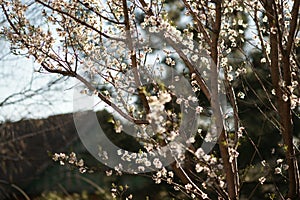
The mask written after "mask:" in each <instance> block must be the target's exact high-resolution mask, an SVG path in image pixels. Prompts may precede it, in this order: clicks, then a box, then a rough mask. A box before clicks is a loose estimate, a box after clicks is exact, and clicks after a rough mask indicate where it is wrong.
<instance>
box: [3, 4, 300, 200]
mask: <svg viewBox="0 0 300 200" xmlns="http://www.w3.org/2000/svg"><path fill="white" fill-rule="evenodd" d="M33 2H34V3H36V4H37V5H39V6H40V7H41V8H42V12H41V16H42V18H41V23H38V24H37V23H33V22H31V21H30V20H28V17H27V15H28V13H26V10H27V7H28V5H27V4H26V3H23V2H22V1H16V0H15V1H7V0H1V8H2V12H3V14H4V15H5V17H6V20H7V25H6V26H4V27H3V28H2V29H1V34H3V35H5V36H6V38H7V39H8V40H9V41H10V42H11V45H12V47H13V48H12V49H14V53H16V54H18V53H20V54H24V55H26V56H31V57H33V58H34V59H35V60H36V62H37V63H39V64H40V66H41V70H42V71H47V72H49V73H54V74H60V75H61V76H68V77H73V78H74V79H77V80H79V81H80V82H81V83H83V84H84V85H85V87H86V90H84V92H87V93H93V94H94V95H95V96H97V97H98V98H99V99H100V100H101V101H102V102H104V103H105V104H107V105H108V106H109V107H111V108H112V109H114V110H115V111H116V112H117V113H118V115H120V116H121V117H122V118H123V120H127V121H128V122H131V123H134V124H135V125H136V126H137V127H139V129H140V130H141V132H143V131H144V132H146V133H149V132H147V127H148V128H149V126H151V127H152V130H154V131H152V133H151V134H150V136H151V137H149V135H148V136H147V137H143V136H141V137H140V138H139V140H142V141H143V145H144V151H146V152H148V153H150V152H151V151H154V150H156V151H157V152H158V151H159V150H160V149H161V148H163V147H165V146H167V145H168V144H171V143H172V141H174V138H176V137H179V138H180V137H181V138H184V137H183V136H182V135H183V134H184V133H185V132H184V130H182V128H180V126H181V125H180V119H181V118H180V117H181V115H180V114H179V113H178V111H176V109H175V108H172V109H169V106H170V104H172V102H176V103H177V104H178V105H179V106H180V108H181V112H182V113H184V109H190V111H191V110H193V111H194V113H195V118H197V117H199V114H200V115H201V114H202V113H205V111H208V112H211V113H213V117H212V125H213V127H212V128H211V129H208V130H207V131H208V132H215V133H217V136H218V139H217V146H216V147H215V148H214V150H213V151H212V152H210V153H209V154H207V152H204V150H203V149H202V147H201V145H200V147H199V145H198V143H199V142H200V141H201V137H202V135H201V134H200V131H198V133H197V130H195V133H193V137H188V138H186V140H187V141H188V142H187V144H186V145H185V146H184V147H182V146H180V145H178V146H176V145H175V146H176V148H177V153H176V154H172V156H173V157H174V160H175V162H174V163H172V164H170V167H167V168H165V167H164V166H163V165H162V162H163V161H162V160H159V159H157V158H154V159H153V160H150V161H149V160H147V159H146V158H143V159H144V160H143V161H142V163H141V166H140V168H139V169H140V170H141V171H143V170H145V168H147V167H150V166H151V163H153V165H154V168H156V169H157V172H156V173H154V175H153V179H154V180H155V182H156V183H160V182H161V181H162V180H163V181H166V182H167V183H169V184H171V185H173V186H174V188H175V189H179V190H182V191H184V192H186V194H187V195H189V196H190V197H192V198H195V197H197V198H198V199H213V198H216V196H218V198H220V199H239V196H240V194H241V188H242V185H243V182H244V181H245V180H243V178H242V177H240V176H239V175H240V174H241V173H242V172H241V169H240V168H239V166H238V155H239V153H238V150H239V149H240V148H242V146H241V147H240V146H239V145H240V141H241V139H242V138H243V137H244V138H247V139H248V140H249V141H250V142H251V144H252V145H253V147H254V148H255V149H256V153H257V154H260V152H259V150H258V148H257V145H256V144H255V143H254V142H253V141H252V140H251V137H250V136H249V135H251V133H248V132H247V126H245V125H244V124H243V123H242V120H240V117H239V115H240V112H239V104H238V100H237V97H239V98H245V95H246V97H247V94H244V93H243V92H238V93H237V94H236V92H237V91H236V89H235V87H234V84H235V83H236V80H237V79H238V78H239V77H241V76H243V75H245V74H247V73H253V74H254V75H255V77H256V78H257V81H258V82H259V83H260V87H261V88H263V90H264V92H265V93H264V95H265V96H266V97H267V101H268V102H269V103H270V105H271V108H272V111H273V112H275V113H276V115H277V116H276V117H275V118H274V119H271V121H272V122H273V123H274V126H276V127H278V129H279V132H280V134H281V137H282V140H283V144H284V145H283V150H284V152H285V162H286V165H287V167H286V169H287V179H288V183H289V184H288V188H287V189H288V192H284V191H281V190H279V189H278V190H277V191H276V192H277V194H276V195H278V197H280V198H281V199H284V198H291V199H297V198H299V195H300V186H299V170H298V165H297V164H298V163H297V154H296V152H295V151H296V148H295V147H294V144H293V128H292V127H293V113H297V112H298V111H297V109H298V108H299V86H298V80H299V63H298V62H299V61H298V60H297V56H296V54H295V52H296V47H297V45H299V33H298V31H299V16H298V15H299V3H300V2H299V1H284V0H278V1H275V0H270V1H267V0H265V1H264V0H261V1H239V0H235V1H225V0H210V1H202V0H199V1H192V0H182V1H178V2H176V4H177V6H178V7H180V8H181V10H180V11H178V14H179V15H180V17H179V18H180V19H181V20H180V21H177V22H176V21H172V18H171V12H172V8H173V7H172V4H171V3H168V2H165V1H145V0H137V1H133V0H132V1H126V0H122V1H116V0H109V1H103V2H101V1H93V0H82V1H80V0H77V1H75V0H74V1H73V0H72V1H58V0H52V1H40V0H35V1H33ZM168 14H170V15H168ZM264 16H266V17H264ZM262 22H263V23H262ZM176 25H177V26H176ZM245 31H246V33H245ZM252 35H253V38H250V37H251V36H252ZM249 36H250V37H249ZM149 41H150V42H149ZM155 41H159V42H158V43H160V44H158V45H157V44H156V45H154V44H155ZM161 41H163V42H161ZM253 49H256V50H259V51H260V52H262V53H263V58H262V59H261V62H262V63H265V64H266V65H267V66H268V71H269V74H270V76H271V79H272V83H271V90H272V89H273V90H272V91H269V88H270V86H269V85H267V84H265V83H264V82H263V81H262V79H263V77H260V76H259V75H258V74H256V71H255V69H254V67H253V62H251V60H249V58H248V52H249V51H250V50H253ZM233 63H235V64H234V65H233ZM157 66H158V67H157ZM203 66H207V67H206V68H203ZM163 67H167V68H168V70H167V71H163V70H162V71H160V70H161V68H163ZM183 68H184V69H185V71H184V73H185V72H186V71H187V74H184V75H185V76H184V77H185V78H187V79H188V80H189V81H190V85H191V87H192V90H193V91H194V92H195V94H197V98H196V99H195V98H193V96H182V97H181V96H179V95H178V93H176V92H174V88H172V87H175V90H176V87H180V86H179V85H176V84H174V85H164V84H162V83H161V82H159V81H158V80H157V79H155V78H153V76H151V74H155V73H162V74H163V73H168V72H170V69H177V71H179V69H183ZM171 71H172V70H171ZM250 71H251V72H250ZM129 72H130V73H129ZM128 74H129V75H128ZM164 76H165V75H162V76H161V77H164ZM222 77H224V78H222ZM145 79H146V80H147V81H148V83H149V84H150V85H151V87H150V86H145V84H144V83H145ZM174 82H176V78H175V77H174ZM132 85H134V87H132ZM221 86H225V87H224V90H223V89H222V87H221ZM224 91H226V95H227V101H228V102H229V103H230V107H231V110H232V113H233V114H232V115H230V114H228V113H227V111H226V110H225V109H224V107H223V103H222V100H223V98H222V94H224ZM272 95H275V97H276V98H275V99H274V98H273V96H272ZM202 97H204V98H205V100H206V101H207V102H209V106H206V107H205V108H202V107H200V106H197V105H195V104H193V103H192V102H195V101H196V102H197V101H198V103H199V104H201V101H202V99H203V98H202ZM257 97H259V96H257ZM201 98H202V99H201ZM245 100H247V98H246V99H245ZM130 102H132V103H130ZM202 109H203V110H202ZM182 115H184V114H182ZM229 115H230V116H231V117H228V116H229ZM262 115H264V116H267V114H266V113H264V112H263V111H262ZM162 119H163V120H162ZM193 120H196V119H193ZM230 120H231V121H230ZM114 123H115V126H116V131H117V132H120V131H122V125H121V123H120V121H114ZM186 127H188V125H187V126H186ZM197 128H199V127H197ZM191 130H192V129H191ZM198 140H199V141H198ZM181 148H183V150H184V151H181V150H180V149H181ZM172 151H174V149H173V150H172ZM125 154H126V155H125ZM187 154H188V155H187ZM298 154H299V152H298ZM57 155H58V154H57ZM138 155H141V157H142V155H144V154H143V152H141V151H140V152H139V153H138ZM120 156H123V157H124V158H125V157H126V158H127V159H129V160H130V159H136V160H137V157H138V156H137V154H134V153H132V154H128V152H127V153H126V152H120ZM128 156H129V157H128ZM59 159H62V158H59V157H57V156H56V157H55V160H59ZM63 159H65V158H63ZM108 159H109V157H108ZM261 161H262V164H263V165H264V166H266V168H267V169H268V170H269V171H272V172H273V170H274V169H273V168H272V166H271V165H269V164H268V163H265V162H264V158H261ZM136 162H137V161H136ZM249 165H250V163H249ZM276 169H277V168H276ZM276 169H275V170H276ZM115 170H116V171H117V172H120V171H122V166H120V165H119V167H117V168H115ZM173 172H175V175H176V176H177V177H178V178H179V179H180V182H176V181H175V179H174V175H173ZM275 172H278V169H277V171H275ZM280 174H281V172H280ZM282 175H283V176H284V174H282ZM266 178H267V177H264V176H262V177H260V178H259V180H257V181H258V183H259V184H264V182H265V181H266ZM274 185H275V186H276V183H274ZM276 188H277V187H276Z"/></svg>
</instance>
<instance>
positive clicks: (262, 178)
mask: <svg viewBox="0 0 300 200" xmlns="http://www.w3.org/2000/svg"><path fill="white" fill-rule="evenodd" d="M258 181H259V182H260V184H264V182H265V181H266V178H265V177H264V176H262V177H260V178H259V179H258Z"/></svg>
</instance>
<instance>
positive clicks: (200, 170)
mask: <svg viewBox="0 0 300 200" xmlns="http://www.w3.org/2000/svg"><path fill="white" fill-rule="evenodd" d="M195 169H196V172H197V173H200V172H202V171H203V169H204V168H203V167H202V166H201V165H200V164H199V163H197V164H196V167H195Z"/></svg>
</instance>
